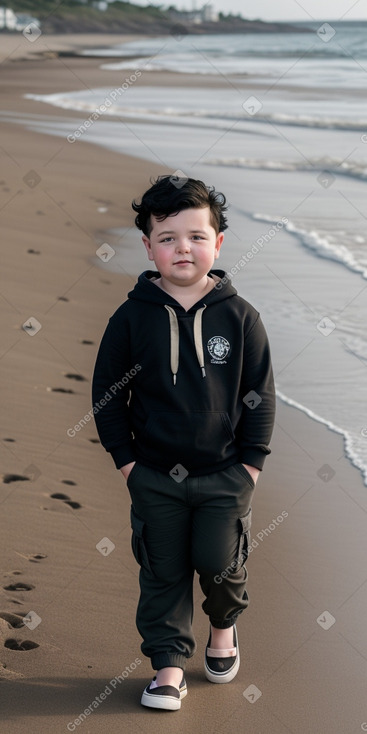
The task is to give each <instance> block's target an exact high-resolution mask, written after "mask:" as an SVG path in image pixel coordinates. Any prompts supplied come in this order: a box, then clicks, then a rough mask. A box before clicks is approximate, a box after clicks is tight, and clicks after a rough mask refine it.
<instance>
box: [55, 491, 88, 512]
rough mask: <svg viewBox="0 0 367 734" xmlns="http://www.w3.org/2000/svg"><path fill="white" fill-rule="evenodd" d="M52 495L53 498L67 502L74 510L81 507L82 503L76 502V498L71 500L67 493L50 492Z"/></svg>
mask: <svg viewBox="0 0 367 734" xmlns="http://www.w3.org/2000/svg"><path fill="white" fill-rule="evenodd" d="M50 497H51V499H53V500H61V501H62V502H65V504H66V505H69V507H72V509H73V510H79V509H80V508H81V504H80V503H79V502H74V500H71V499H70V497H69V496H68V495H67V494H62V492H56V493H55V494H50Z"/></svg>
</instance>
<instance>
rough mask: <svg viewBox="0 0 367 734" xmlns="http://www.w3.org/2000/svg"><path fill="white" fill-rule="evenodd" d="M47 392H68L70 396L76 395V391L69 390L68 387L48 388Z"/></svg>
mask: <svg viewBox="0 0 367 734" xmlns="http://www.w3.org/2000/svg"><path fill="white" fill-rule="evenodd" d="M47 392H66V393H69V394H70V395H75V392H74V390H67V389H66V387H48V388H47Z"/></svg>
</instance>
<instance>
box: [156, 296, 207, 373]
mask: <svg viewBox="0 0 367 734" xmlns="http://www.w3.org/2000/svg"><path fill="white" fill-rule="evenodd" d="M164 307H165V308H166V309H167V311H168V316H169V325H170V359H171V372H172V377H173V384H174V385H176V379H177V372H178V363H179V350H180V332H179V327H178V319H177V314H176V311H175V309H174V308H172V306H168V305H167V304H165V306H164ZM205 308H206V305H205V304H204V306H203V307H202V308H199V309H198V310H197V311H196V313H195V317H194V342H195V350H196V356H197V360H198V362H199V366H200V369H201V374H202V376H203V377H205V376H206V373H205V366H204V348H203V335H202V317H203V311H204V309H205Z"/></svg>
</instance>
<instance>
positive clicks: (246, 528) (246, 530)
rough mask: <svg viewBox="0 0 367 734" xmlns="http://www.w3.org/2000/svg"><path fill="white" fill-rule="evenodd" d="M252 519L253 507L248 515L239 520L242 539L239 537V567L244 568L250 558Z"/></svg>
mask: <svg viewBox="0 0 367 734" xmlns="http://www.w3.org/2000/svg"><path fill="white" fill-rule="evenodd" d="M251 519H252V510H251V507H250V509H249V511H248V512H247V513H246V515H244V516H243V517H239V518H238V523H239V531H240V537H239V543H238V555H237V562H238V565H239V566H243V565H244V564H245V563H246V561H247V558H248V553H249V546H250V542H251V534H250V528H251Z"/></svg>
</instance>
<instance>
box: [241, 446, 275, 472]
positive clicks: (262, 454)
mask: <svg viewBox="0 0 367 734" xmlns="http://www.w3.org/2000/svg"><path fill="white" fill-rule="evenodd" d="M268 454H271V451H270V449H268V448H267V449H266V450H263V451H262V450H259V449H256V448H251V447H247V448H245V449H242V450H241V451H240V452H239V461H240V462H241V464H249V465H250V466H254V467H256V469H259V470H260V471H262V469H263V466H264V463H265V459H266V457H267V456H268Z"/></svg>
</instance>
